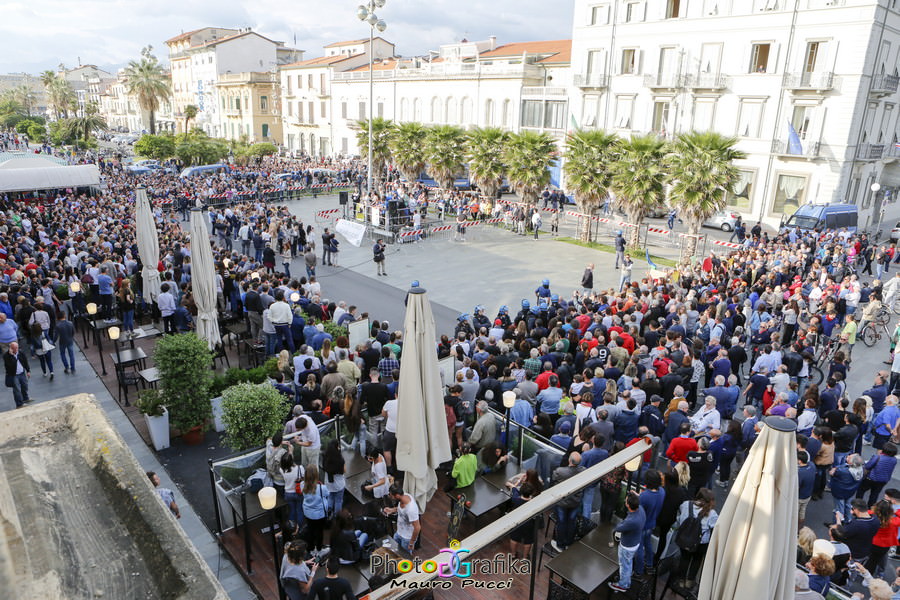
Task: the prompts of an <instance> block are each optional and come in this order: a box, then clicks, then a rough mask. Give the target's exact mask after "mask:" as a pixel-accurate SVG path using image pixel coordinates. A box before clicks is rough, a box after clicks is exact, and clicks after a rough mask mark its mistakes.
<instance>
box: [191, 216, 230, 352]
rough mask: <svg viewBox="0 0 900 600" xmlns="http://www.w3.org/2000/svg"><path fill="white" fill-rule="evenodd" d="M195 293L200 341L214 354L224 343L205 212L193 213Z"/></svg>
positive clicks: (193, 281) (193, 283)
mask: <svg viewBox="0 0 900 600" xmlns="http://www.w3.org/2000/svg"><path fill="white" fill-rule="evenodd" d="M191 264H192V267H191V289H192V290H193V291H194V303H195V304H196V305H197V337H199V338H201V339H204V340H206V343H207V344H208V345H209V349H210V350H213V349H214V348H215V347H216V346H217V345H218V344H219V343H220V342H221V341H222V336H221V335H220V334H219V319H218V312H217V310H216V271H215V265H214V264H213V256H212V248H211V247H210V245H209V231H208V230H207V229H206V221H205V219H204V218H203V209H201V208H193V209H191Z"/></svg>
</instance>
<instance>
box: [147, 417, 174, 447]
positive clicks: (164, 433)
mask: <svg viewBox="0 0 900 600" xmlns="http://www.w3.org/2000/svg"><path fill="white" fill-rule="evenodd" d="M144 419H145V420H146V421H147V429H149V430H150V439H151V440H152V441H153V447H154V448H156V450H157V451H159V450H165V449H166V448H168V447H169V411H168V410H166V409H163V414H162V416H161V417H151V416H148V415H144Z"/></svg>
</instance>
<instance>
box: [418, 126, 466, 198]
mask: <svg viewBox="0 0 900 600" xmlns="http://www.w3.org/2000/svg"><path fill="white" fill-rule="evenodd" d="M465 142H466V132H465V131H463V130H462V128H460V127H456V126H454V125H437V126H435V127H431V128H429V129H428V133H427V134H426V135H425V162H427V163H428V166H427V167H426V169H427V170H428V173H429V174H430V175H431V176H432V177H434V180H435V181H436V182H437V184H438V185H439V186H440V187H441V189H443V190H452V189H453V181H454V179H455V175H456V174H457V173H460V172H462V171H463V170H464V169H465V168H466V153H465Z"/></svg>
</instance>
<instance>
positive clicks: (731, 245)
mask: <svg viewBox="0 0 900 600" xmlns="http://www.w3.org/2000/svg"><path fill="white" fill-rule="evenodd" d="M682 235H683V236H684V237H687V234H682ZM712 243H713V244H716V245H717V246H725V247H726V248H734V249H737V248H743V246H742V245H741V244H735V243H733V242H723V241H722V240H713V241H712Z"/></svg>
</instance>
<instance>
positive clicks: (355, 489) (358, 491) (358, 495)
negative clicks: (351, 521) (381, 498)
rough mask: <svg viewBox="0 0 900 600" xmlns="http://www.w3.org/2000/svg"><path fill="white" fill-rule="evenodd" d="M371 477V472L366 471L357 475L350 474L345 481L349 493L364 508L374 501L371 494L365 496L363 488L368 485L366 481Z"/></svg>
mask: <svg viewBox="0 0 900 600" xmlns="http://www.w3.org/2000/svg"><path fill="white" fill-rule="evenodd" d="M369 475H370V473H369V471H368V470H366V471H361V472H359V473H356V474H355V475H349V474H348V475H347V476H346V479H345V481H346V484H347V492H348V493H349V494H350V495H351V496H353V498H354V499H355V500H356V501H357V502H359V503H360V504H362V505H363V506H365V505H366V504H368V503H369V502H371V501H372V496H371V494H370V495H368V496H365V495H363V491H362V488H363V486H364V485H367V483H366V480H367V479H368V478H369Z"/></svg>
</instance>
